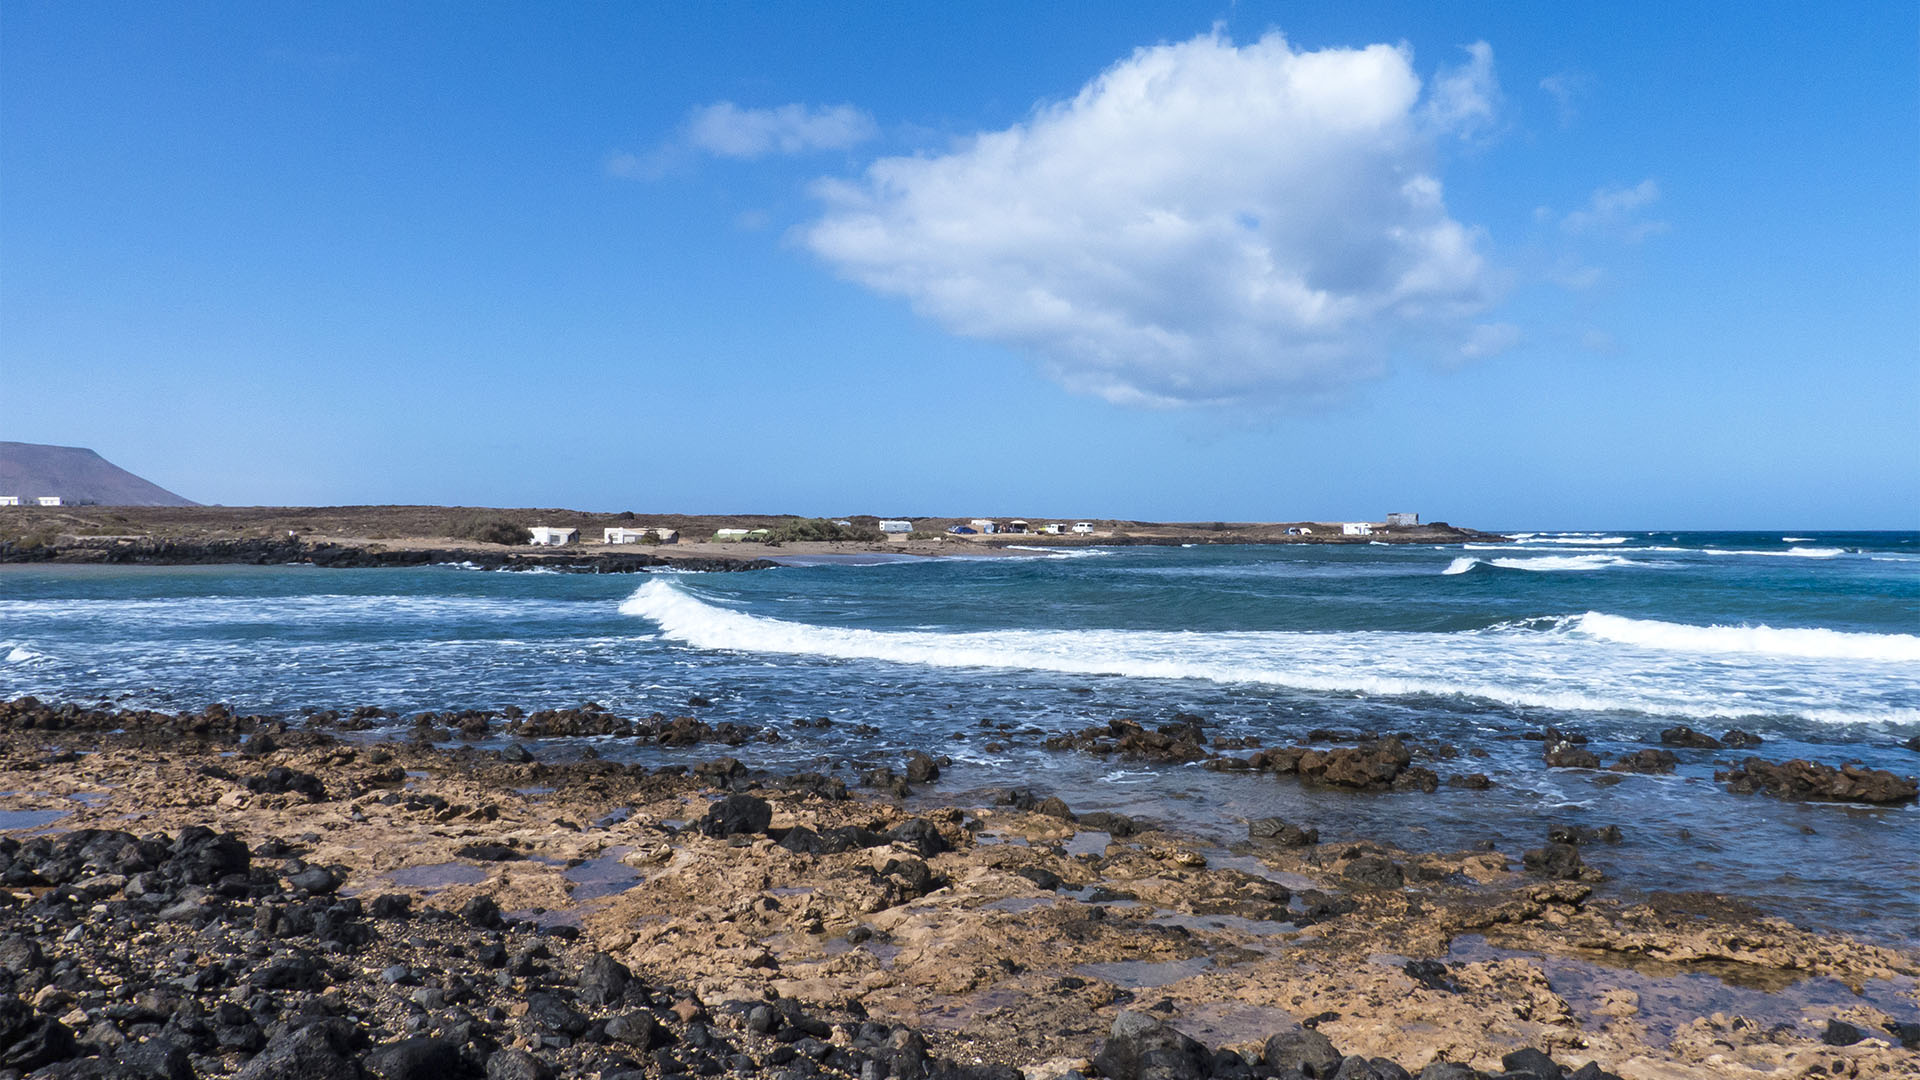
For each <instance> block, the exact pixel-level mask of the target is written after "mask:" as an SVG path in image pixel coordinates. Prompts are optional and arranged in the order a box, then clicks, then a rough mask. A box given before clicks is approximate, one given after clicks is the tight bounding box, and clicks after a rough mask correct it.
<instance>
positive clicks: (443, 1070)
mask: <svg viewBox="0 0 1920 1080" xmlns="http://www.w3.org/2000/svg"><path fill="white" fill-rule="evenodd" d="M361 1064H362V1065H363V1066H364V1067H365V1068H366V1070H367V1071H368V1072H370V1073H372V1074H373V1075H374V1076H377V1077H379V1078H380V1080H455V1078H456V1077H463V1076H474V1075H476V1073H475V1072H474V1070H472V1069H470V1068H469V1067H468V1066H467V1063H466V1061H465V1060H464V1059H463V1058H462V1057H461V1056H460V1047H458V1046H457V1045H455V1044H454V1043H453V1042H452V1041H451V1040H448V1039H426V1038H420V1039H402V1040H400V1041H399V1042H396V1043H388V1044H387V1045H385V1046H382V1047H378V1048H377V1049H375V1050H374V1051H373V1052H372V1053H370V1054H368V1055H367V1056H366V1059H365V1060H364V1061H362V1062H361Z"/></svg>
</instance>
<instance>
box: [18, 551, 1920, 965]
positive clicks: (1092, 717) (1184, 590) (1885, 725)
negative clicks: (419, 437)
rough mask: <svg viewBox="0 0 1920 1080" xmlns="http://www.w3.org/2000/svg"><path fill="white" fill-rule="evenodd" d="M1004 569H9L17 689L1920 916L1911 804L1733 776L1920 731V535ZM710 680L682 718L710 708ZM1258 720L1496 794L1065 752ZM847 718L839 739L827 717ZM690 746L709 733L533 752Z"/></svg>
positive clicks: (1833, 909) (1088, 558)
mask: <svg viewBox="0 0 1920 1080" xmlns="http://www.w3.org/2000/svg"><path fill="white" fill-rule="evenodd" d="M1017 554H1019V555H1022V556H1024V557H1019V558H988V557H955V558H941V559H922V558H911V557H896V558H887V557H876V558H871V559H857V560H833V559H811V560H809V559H796V560H794V561H795V563H796V565H790V566H785V567H782V568H780V569H776V570H766V571H756V572H744V573H723V574H683V573H657V574H650V575H637V576H628V575H594V574H561V573H538V572H536V573H506V572H486V571H475V570H470V569H466V568H462V567H459V566H438V567H429V568H422V569H404V570H403V569H381V570H322V569H314V568H311V567H298V566H286V567H236V566H220V567H177V568H176V567H85V566H80V567H63V566H6V567H0V696H6V697H17V696H20V695H23V694H32V695H36V696H38V697H40V698H42V699H43V700H55V701H79V702H89V703H90V702H102V701H104V702H107V703H111V704H113V705H116V706H123V707H134V706H138V707H152V708H166V709H198V708H200V707H202V706H205V705H207V704H209V703H212V702H216V701H218V702H226V703H228V704H230V705H231V706H233V707H234V708H235V709H237V710H241V711H247V712H284V713H287V714H289V715H290V716H294V715H297V714H298V713H299V712H300V711H301V710H303V709H319V708H330V709H350V708H353V707H355V706H360V705H378V706H382V707H385V708H388V709H392V710H395V711H397V712H401V713H406V712H413V711H419V710H444V709H460V708H498V707H501V706H505V705H509V704H512V705H518V706H521V707H523V708H527V709H534V708H542V707H563V706H570V705H578V704H581V703H584V702H588V701H592V702H598V703H599V704H601V705H603V706H605V707H606V708H608V709H611V710H613V711H615V712H617V713H620V714H622V715H629V716H644V715H647V714H651V713H653V712H656V711H658V712H664V713H667V714H669V715H681V714H685V713H688V712H689V711H694V712H697V713H698V714H699V715H700V716H701V717H702V718H703V719H706V720H708V721H710V722H719V721H722V720H732V721H737V722H742V723H748V724H754V725H771V726H772V727H774V728H775V729H777V730H778V731H779V732H780V733H781V734H782V735H783V736H784V739H783V740H782V741H780V742H778V743H771V744H761V743H755V744H750V745H748V746H745V747H740V748H737V749H733V750H727V751H725V752H726V753H730V754H733V755H734V756H738V757H740V758H742V759H743V760H745V761H747V762H748V763H749V764H750V765H755V766H764V767H769V768H786V769H791V768H802V767H804V768H810V769H828V770H832V769H841V770H843V773H842V775H845V776H847V778H848V779H849V781H852V780H853V779H854V772H855V771H857V769H858V768H859V767H860V766H861V765H862V764H878V763H885V764H893V765H896V766H897V765H898V764H899V760H900V758H901V756H902V755H903V754H904V753H905V752H906V751H907V750H909V749H924V750H926V751H928V752H930V753H933V754H936V755H941V754H944V755H947V756H949V757H951V758H952V760H953V765H952V766H951V767H950V768H949V769H948V770H947V772H946V776H945V777H944V778H943V779H942V781H941V784H940V788H939V791H940V794H941V797H943V798H946V799H952V798H954V797H955V796H956V795H957V794H961V793H965V792H968V791H970V790H976V789H985V788H988V787H995V786H1013V785H1020V786H1029V787H1032V788H1033V789H1035V790H1036V791H1039V792H1041V793H1043V794H1045V793H1054V794H1059V795H1061V796H1062V797H1063V798H1065V799H1067V801H1068V802H1069V803H1070V804H1072V805H1073V806H1074V807H1075V808H1076V809H1078V810H1095V809H1100V810H1115V811H1120V812H1125V813H1130V814H1136V815H1142V816H1146V817H1149V818H1154V819H1158V820H1162V821H1168V822H1171V823H1174V824H1177V825H1179V826H1181V827H1183V828H1187V829H1190V830H1192V831H1194V832H1197V833H1199V834H1201V835H1203V836H1210V837H1214V838H1215V839H1216V840H1217V841H1218V843H1219V844H1220V845H1221V846H1222V848H1224V847H1225V845H1227V844H1228V843H1229V842H1231V841H1233V840H1234V839H1236V838H1240V837H1244V835H1245V821H1246V820H1247V819H1249V818H1252V817H1259V816H1266V815H1278V816H1281V817H1284V818H1287V819H1288V820H1290V821H1295V822H1299V823H1302V824H1310V825H1315V826H1317V827H1318V828H1319V829H1320V830H1321V833H1322V835H1323V838H1324V839H1326V840H1334V841H1337V840H1341V839H1357V838H1369V839H1377V840H1383V841H1388V842H1391V843H1394V844H1397V845H1400V846H1403V847H1406V848H1410V849H1415V850H1458V849H1461V848H1465V847H1469V846H1474V845H1477V844H1482V843H1486V842H1492V843H1493V844H1495V845H1496V846H1498V848H1499V849H1500V850H1503V851H1507V852H1508V853H1510V854H1517V853H1518V851H1520V850H1521V849H1523V848H1527V847H1537V846H1539V845H1540V844H1541V843H1542V842H1544V839H1545V831H1546V829H1547V828H1549V827H1550V826H1555V825H1564V824H1585V825H1592V826H1604V825H1609V824H1617V825H1619V826H1620V827H1621V829H1622V830H1623V832H1624V840H1623V841H1622V842H1621V843H1620V844H1618V845H1603V846H1597V847H1593V848H1591V849H1589V850H1588V851H1587V856H1588V859H1589V861H1591V862H1593V863H1594V864H1596V865H1598V866H1600V867H1602V868H1603V869H1604V870H1605V871H1606V872H1607V873H1608V874H1609V882H1608V883H1607V884H1606V885H1605V886H1604V888H1606V889H1609V890H1613V891H1615V892H1617V893H1620V894H1622V895H1634V894H1644V893H1646V892H1649V891H1653V890H1693V889H1701V890H1712V891H1718V892H1725V893H1729V894H1733V895H1738V896H1742V897H1746V898H1748V899H1751V900H1753V901H1754V902H1756V903H1758V904H1759V905H1760V906H1761V907H1762V908H1763V909H1765V910H1767V911H1769V912H1771V913H1774V914H1778V915H1782V916H1784V917H1788V918H1792V919H1794V920H1796V921H1799V922H1803V923H1806V924H1808V925H1811V926H1815V927H1818V928H1823V929H1840V930H1848V931H1853V932H1857V933H1862V934H1865V935H1867V936H1869V937H1874V938H1882V939H1888V940H1898V941H1905V942H1911V941H1914V940H1920V854H1917V853H1920V808H1917V807H1915V806H1913V805H1907V806H1903V807H1896V808H1877V809H1876V808H1865V807H1852V806H1840V805H1833V804H1817V803H1793V802H1785V801H1781V800H1777V799H1773V798H1770V797H1767V796H1765V795H1735V794H1731V793H1729V792H1728V791H1727V790H1726V789H1725V787H1724V786H1723V785H1720V784H1716V783H1715V782H1714V780H1713V773H1714V771H1715V768H1716V767H1719V768H1725V767H1726V764H1727V763H1729V762H1731V761H1735V760H1738V759H1739V758H1742V757H1745V756H1748V755H1754V756H1759V757H1763V758H1766V759H1768V760H1771V761H1781V760H1786V759H1788V758H1811V759H1813V760H1816V761H1822V762H1828V763H1839V762H1842V761H1858V762H1861V763H1863V764H1866V765H1869V766H1873V767H1876V768H1886V769H1891V770H1893V771H1895V772H1897V773H1900V774H1902V775H1909V774H1912V773H1914V772H1916V771H1920V753H1916V752H1914V751H1912V750H1909V749H1907V748H1905V747H1904V746H1902V745H1901V744H1902V742H1903V741H1904V740H1906V739H1908V738H1911V737H1913V736H1915V735H1920V534H1916V533H1817V532H1807V533H1764V534H1761V533H1666V532H1654V533H1646V532H1631V533H1580V534H1566V533H1561V534H1547V533H1537V534H1521V535H1520V539H1519V542H1517V543H1514V544H1499V545H1466V546H1464V547H1463V546H1460V545H1451V546H1445V547H1428V546H1418V547H1415V546H1386V545H1358V546H1297V547H1243V546H1197V547H1186V548H1161V547H1146V548H1132V547H1128V548H1118V547H1116V548H1074V549H1062V550H1052V551H1046V550H1036V551H1027V552H1019V553H1017ZM696 695H697V696H699V697H702V698H705V699H708V700H709V701H710V702H711V704H708V705H705V706H701V707H699V708H697V709H691V708H690V707H689V704H688V702H689V700H690V699H691V698H693V697H694V696H696ZM1182 712H1185V713H1191V714H1196V715H1199V716H1201V717H1203V718H1204V720H1205V722H1206V725H1207V733H1208V735H1209V736H1222V737H1228V738H1240V737H1251V738H1255V739H1258V740H1260V741H1261V742H1262V743H1263V744H1265V745H1269V746H1272V745H1284V744H1287V743H1289V742H1293V741H1296V740H1304V739H1305V738H1307V734H1308V732H1310V731H1314V730H1316V729H1334V730H1340V731H1364V732H1380V733H1388V732H1404V733H1409V734H1411V735H1413V736H1415V737H1417V738H1419V739H1421V740H1427V741H1439V742H1444V743H1447V744H1450V745H1452V746H1454V747H1456V748H1457V750H1458V751H1459V756H1458V757H1457V758H1454V759H1452V760H1448V761H1442V762H1439V763H1434V768H1435V769H1436V770H1437V771H1438V772H1439V773H1440V774H1441V775H1442V776H1443V777H1445V776H1448V775H1450V774H1453V773H1464V772H1481V773H1485V774H1486V775H1487V776H1489V777H1490V778H1491V779H1492V781H1493V786H1492V787H1491V788H1490V789H1488V790H1484V791H1473V790H1464V789H1459V788H1450V787H1446V786H1443V787H1441V789H1440V790H1439V791H1438V792H1435V793H1430V794H1425V793H1418V792H1411V793H1396V794H1377V793H1375V794H1368V793H1347V792H1336V791H1327V790H1318V789H1308V788H1303V787H1302V786H1301V785H1300V784H1298V783H1297V782H1296V781H1295V780H1294V778H1292V777H1283V778H1275V777H1272V776H1264V775H1244V774H1233V773H1216V772H1209V771H1207V770H1205V769H1202V768H1201V767H1199V766H1197V765H1194V766H1174V767H1166V766H1152V765H1145V764H1138V763H1129V762H1124V761H1119V760H1102V759H1099V758H1095V757H1091V756H1087V755H1084V754H1079V753H1075V752H1065V751H1049V750H1047V749H1045V748H1044V746H1043V745H1042V743H1043V740H1044V738H1045V737H1046V736H1048V735H1053V734H1060V733H1064V732H1068V731H1072V730H1077V729H1080V728H1085V727H1090V726H1094V725H1099V724H1104V723H1106V722H1107V721H1108V720H1111V719H1114V718H1121V717H1126V718H1134V719H1138V720H1140V721H1142V722H1144V723H1147V724H1149V726H1151V725H1153V724H1158V723H1165V722H1167V721H1168V720H1169V719H1171V718H1172V717H1173V715H1174V714H1176V713H1182ZM820 718H826V719H827V720H829V721H830V723H829V724H827V725H825V726H818V725H817V721H818V720H819V719H820ZM1681 724H1684V725H1687V726H1690V727H1693V728H1694V729H1696V730H1699V731H1702V732H1706V733H1708V734H1712V735H1719V734H1720V733H1722V732H1724V731H1726V730H1727V729H1729V728H1735V727H1737V728H1740V729H1742V730H1745V731H1748V732H1752V733H1754V734H1757V735H1759V736H1761V737H1762V738H1763V739H1765V740H1766V741H1765V743H1764V745H1762V746H1760V747H1758V748H1757V749H1753V750H1724V751H1713V750H1679V751H1677V752H1678V753H1679V756H1680V765H1679V767H1678V769H1677V770H1676V771H1675V772H1673V773H1672V774H1670V775H1637V774H1626V775H1624V776H1622V775H1621V774H1605V775H1604V776H1602V775H1600V774H1594V773H1590V772H1585V771H1578V770H1550V769H1548V768H1546V767H1545V766H1544V764H1543V762H1542V760H1541V744H1540V742H1538V741H1537V740H1530V739H1528V738H1526V735H1527V734H1528V733H1534V734H1536V735H1537V733H1539V732H1540V731H1541V730H1543V729H1545V728H1547V727H1550V726H1551V727H1556V728H1559V729H1561V730H1562V731H1575V732H1580V733H1582V734H1584V735H1586V736H1587V737H1588V738H1589V739H1590V740H1591V743H1590V746H1591V748H1593V749H1596V750H1599V751H1601V752H1603V753H1605V754H1607V755H1608V756H1609V757H1611V756H1612V755H1615V754H1618V753H1621V752H1625V751H1630V750H1634V749H1639V748H1641V747H1644V746H1648V745H1658V734H1659V732H1660V731H1661V730H1663V729H1665V728H1670V727H1673V726H1675V725H1681ZM588 743H593V748H594V749H595V750H596V752H598V753H600V754H602V755H603V756H607V757H618V758H628V759H634V760H643V761H647V762H649V763H657V762H660V761H677V762H684V761H689V760H697V758H690V757H689V756H688V755H690V754H693V755H699V756H700V757H710V756H714V755H715V754H717V753H719V752H721V751H720V750H719V749H717V748H712V747H708V748H703V749H702V750H696V751H684V750H656V749H651V748H636V747H634V746H631V745H623V744H616V743H610V742H606V741H600V742H597V743H596V742H594V741H593V740H571V741H557V742H555V741H548V742H546V743H545V744H544V745H545V746H546V747H547V749H543V750H541V751H540V752H541V753H543V754H544V753H578V752H580V751H581V750H582V749H583V748H584V745H585V744H588Z"/></svg>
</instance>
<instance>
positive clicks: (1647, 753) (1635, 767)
mask: <svg viewBox="0 0 1920 1080" xmlns="http://www.w3.org/2000/svg"><path fill="white" fill-rule="evenodd" d="M1679 763H1680V758H1679V757H1678V756H1676V755H1675V754H1674V752H1673V751H1671V750H1635V751H1634V752H1633V753H1631V754H1625V755H1622V756H1621V758H1620V760H1618V761H1616V762H1614V763H1613V764H1612V765H1610V766H1608V768H1610V769H1612V770H1613V771H1614V772H1637V773H1670V772H1672V771H1673V767H1674V766H1675V765H1678V764H1679Z"/></svg>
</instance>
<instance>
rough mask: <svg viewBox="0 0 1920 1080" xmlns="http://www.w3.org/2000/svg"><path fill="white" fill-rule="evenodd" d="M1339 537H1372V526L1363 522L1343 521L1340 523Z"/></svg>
mask: <svg viewBox="0 0 1920 1080" xmlns="http://www.w3.org/2000/svg"><path fill="white" fill-rule="evenodd" d="M1340 535H1341V536H1372V535H1373V526H1372V525H1370V524H1368V523H1366V522H1364V521H1343V522H1341V523H1340Z"/></svg>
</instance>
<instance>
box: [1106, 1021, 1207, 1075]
mask: <svg viewBox="0 0 1920 1080" xmlns="http://www.w3.org/2000/svg"><path fill="white" fill-rule="evenodd" d="M1093 1064H1094V1067H1095V1068H1096V1069H1098V1070H1099V1071H1100V1075H1101V1076H1104V1077H1108V1078H1110V1080H1207V1077H1208V1076H1209V1075H1210V1074H1211V1073H1212V1071H1213V1054H1212V1053H1211V1052H1209V1051H1208V1050H1207V1048H1206V1047H1204V1046H1202V1045H1200V1044H1199V1043H1197V1042H1195V1041H1194V1040H1193V1039H1191V1038H1189V1037H1187V1036H1186V1035H1184V1034H1182V1033H1181V1032H1180V1031H1178V1030H1176V1029H1175V1028H1174V1027H1172V1026H1171V1025H1169V1024H1167V1023H1165V1022H1164V1021H1161V1020H1159V1019H1156V1018H1154V1017H1152V1016H1149V1015H1147V1014H1146V1013H1142V1012H1134V1011H1132V1010H1123V1011H1122V1012H1121V1013H1120V1015H1119V1016H1117V1017H1115V1018H1114V1021H1113V1029H1112V1031H1111V1032H1110V1033H1109V1034H1108V1036H1107V1041H1106V1043H1105V1045H1103V1046H1102V1047H1101V1048H1100V1052H1099V1053H1097V1054H1095V1055H1094V1058H1093Z"/></svg>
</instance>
